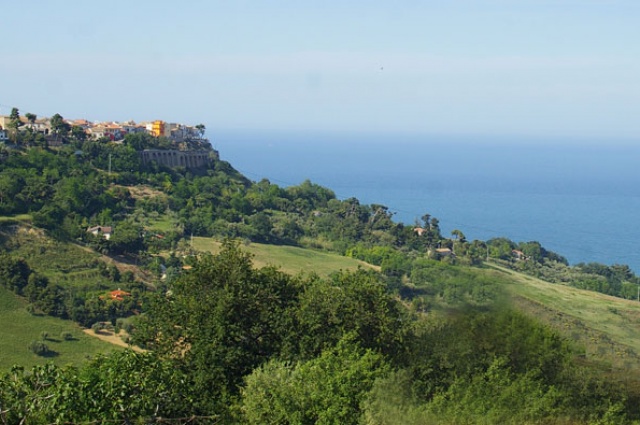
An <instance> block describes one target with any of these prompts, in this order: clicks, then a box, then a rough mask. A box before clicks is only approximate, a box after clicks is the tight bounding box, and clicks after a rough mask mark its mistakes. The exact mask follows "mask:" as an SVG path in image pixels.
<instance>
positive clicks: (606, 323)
mask: <svg viewBox="0 0 640 425" xmlns="http://www.w3.org/2000/svg"><path fill="white" fill-rule="evenodd" d="M491 267H492V268H494V269H495V270H498V271H499V273H500V274H501V275H503V276H505V277H506V278H507V279H509V280H511V281H512V282H513V284H510V285H507V286H506V288H507V290H508V292H509V293H510V294H511V295H512V297H513V302H514V305H515V306H516V307H517V308H519V309H521V310H523V311H524V312H527V313H529V314H531V315H534V316H535V317H537V318H538V319H540V320H543V321H544V322H546V323H548V324H550V325H552V326H553V327H554V328H556V329H557V330H558V331H560V332H561V333H562V334H563V335H564V336H565V337H567V338H569V339H571V340H574V341H575V342H576V343H577V344H579V345H580V346H582V347H584V349H585V353H584V354H585V357H586V358H589V359H596V360H606V361H607V362H610V363H611V364H612V366H615V367H619V368H630V367H632V368H634V369H637V368H638V360H639V359H640V355H639V353H640V335H639V334H638V326H639V325H640V303H639V302H637V301H635V300H633V301H632V300H624V299H621V298H618V297H612V296H609V295H604V294H600V293H597V292H593V291H587V290H582V289H577V288H573V287H570V286H566V285H561V284H554V283H549V282H545V281H543V280H540V279H537V278H534V277H531V276H528V275H524V274H521V273H517V272H514V271H512V270H508V269H505V268H502V267H498V266H496V265H493V264H492V265H491Z"/></svg>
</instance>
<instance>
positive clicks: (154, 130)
mask: <svg viewBox="0 0 640 425" xmlns="http://www.w3.org/2000/svg"><path fill="white" fill-rule="evenodd" d="M151 134H152V135H154V136H156V137H160V136H164V121H160V120H156V121H154V122H153V124H152V126H151Z"/></svg>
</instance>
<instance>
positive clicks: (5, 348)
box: [0, 288, 119, 372]
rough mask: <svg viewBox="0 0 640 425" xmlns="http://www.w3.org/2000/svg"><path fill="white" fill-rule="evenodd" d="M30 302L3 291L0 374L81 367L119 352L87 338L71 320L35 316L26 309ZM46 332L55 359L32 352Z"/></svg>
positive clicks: (0, 302) (97, 340) (0, 308)
mask: <svg viewBox="0 0 640 425" xmlns="http://www.w3.org/2000/svg"><path fill="white" fill-rule="evenodd" d="M26 304H27V303H26V301H24V300H22V299H20V298H18V297H16V296H15V295H14V294H13V293H11V292H9V291H7V290H6V289H4V288H0V324H1V325H0V372H2V371H8V370H9V368H11V366H13V365H19V366H24V367H27V368H29V367H32V366H35V365H39V364H44V363H46V362H49V361H51V362H53V363H55V364H58V365H66V364H76V365H77V364H80V363H82V362H84V361H85V360H86V358H87V356H92V355H94V354H96V353H105V352H109V351H113V350H114V349H119V348H117V347H116V346H114V345H112V344H109V343H107V342H103V341H100V340H99V339H97V338H94V337H92V336H89V335H86V334H84V333H83V332H82V329H81V328H80V327H79V326H78V325H76V324H74V323H73V322H70V321H67V320H61V319H56V318H54V317H49V316H33V315H31V314H29V313H28V312H27V310H26V309H25V307H26ZM43 331H46V332H47V333H48V334H49V337H48V338H49V339H48V340H47V341H45V343H46V344H47V346H48V347H49V349H50V350H51V351H52V352H53V354H52V355H50V356H47V357H41V356H37V355H35V354H33V353H32V352H31V351H30V350H29V344H30V343H31V341H34V340H40V339H41V334H42V332H43ZM63 332H70V333H71V334H72V335H73V339H72V340H70V341H65V340H64V339H63V338H62V337H61V334H62V333H63Z"/></svg>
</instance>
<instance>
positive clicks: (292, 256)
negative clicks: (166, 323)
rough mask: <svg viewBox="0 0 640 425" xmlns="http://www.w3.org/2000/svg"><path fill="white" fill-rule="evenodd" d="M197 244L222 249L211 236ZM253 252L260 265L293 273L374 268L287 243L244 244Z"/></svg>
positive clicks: (201, 248) (203, 248)
mask: <svg viewBox="0 0 640 425" xmlns="http://www.w3.org/2000/svg"><path fill="white" fill-rule="evenodd" d="M192 244H193V247H194V248H195V249H197V250H199V251H207V252H213V253H215V252H218V251H219V249H220V245H221V244H220V242H218V241H216V240H214V239H211V238H200V237H194V238H193V241H192ZM241 248H242V249H243V250H245V251H246V252H248V253H250V254H252V255H253V263H254V265H255V266H256V267H264V266H267V265H270V266H276V267H278V268H279V269H281V270H282V271H284V272H286V273H289V274H298V273H300V272H302V273H308V272H311V271H313V272H315V273H317V274H318V275H319V276H323V277H326V276H328V275H329V274H331V273H333V272H336V271H338V270H356V269H357V268H358V267H365V268H374V266H371V265H369V264H367V263H364V262H362V261H358V260H354V259H353V258H348V257H343V256H340V255H338V254H333V253H328V252H321V251H314V250H311V249H305V248H298V247H294V246H286V245H265V244H258V243H250V244H248V245H242V247H241Z"/></svg>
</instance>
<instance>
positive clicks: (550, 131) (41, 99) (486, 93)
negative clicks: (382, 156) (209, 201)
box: [0, 0, 640, 141]
mask: <svg viewBox="0 0 640 425" xmlns="http://www.w3.org/2000/svg"><path fill="white" fill-rule="evenodd" d="M1 9H2V20H1V21H2V23H1V24H0V39H2V40H3V47H2V49H0V81H1V82H2V83H1V84H0V114H8V113H9V112H10V109H11V107H13V106H15V107H18V108H19V109H20V111H21V113H23V114H24V113H26V112H32V113H35V114H37V115H39V116H51V115H53V114H55V113H60V114H61V115H63V116H64V117H65V118H86V119H89V120H95V121H106V120H116V121H123V120H129V119H133V120H135V121H144V120H153V119H162V120H165V121H170V122H183V123H186V124H193V125H195V124H197V123H205V124H206V126H207V130H208V131H207V133H208V135H211V134H212V133H213V134H215V132H216V131H218V130H219V131H235V130H238V131H267V130H269V131H273V130H276V131H303V132H304V131H330V132H337V133H340V132H345V133H347V132H348V133H385V134H386V133H389V134H393V133H407V134H452V135H484V136H493V135H507V136H508V135H517V136H523V137H525V136H526V137H551V138H556V139H558V138H560V139H562V138H566V139H567V140H569V139H596V140H601V141H608V140H614V139H615V140H618V139H620V140H632V141H637V140H640V119H639V117H640V43H639V40H640V25H638V22H640V2H638V1H637V0H629V1H625V0H484V1H483V0H447V1H430V0H423V1H394V2H391V1H378V0H368V1H360V0H350V1H332V0H325V1H314V0H303V1H300V0H297V1H289V0H279V1H276V0H272V1H261V0H254V1H244V0H234V1H228V0H226V1H217V0H210V1H206V0H201V1H195V0H183V1H179V2H178V1H166V0H154V1H136V0H127V1H124V0H110V1H109V2H98V1H79V0H48V1H45V0H32V1H30V2H28V3H24V2H18V1H13V2H6V4H3V5H2V8H1Z"/></svg>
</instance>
